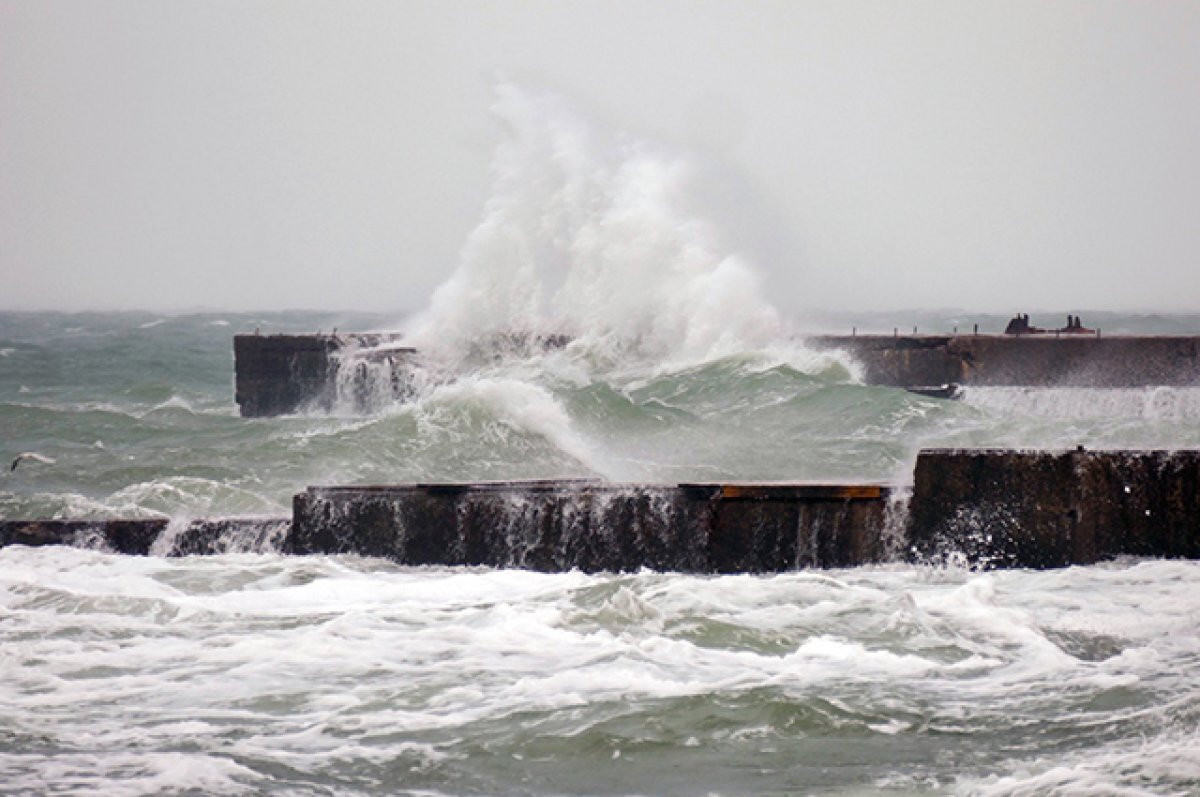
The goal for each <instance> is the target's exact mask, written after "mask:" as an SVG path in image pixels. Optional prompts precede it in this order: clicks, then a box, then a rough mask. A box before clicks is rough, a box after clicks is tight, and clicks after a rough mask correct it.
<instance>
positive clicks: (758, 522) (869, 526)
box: [0, 449, 1200, 573]
mask: <svg viewBox="0 0 1200 797" xmlns="http://www.w3.org/2000/svg"><path fill="white" fill-rule="evenodd" d="M17 544H23V545H50V544H59V545H74V546H79V547H88V548H95V549H100V550H109V551H114V552H118V553H125V554H138V555H146V554H159V555H173V556H179V555H200V554H214V553H227V552H238V551H256V552H267V551H273V552H280V553H285V554H298V555H300V554H358V555H364V556H377V557H382V558H386V559H390V560H392V561H394V562H397V563H399V564H403V565H443V566H459V565H475V566H492V567H517V568H525V569H531V570H541V571H561V570H570V569H581V570H585V571H634V570H640V569H643V568H648V569H651V570H660V571H675V572H689V573H769V572H784V571H789V570H796V569H803V568H810V567H817V568H826V567H850V566H857V565H864V564H872V563H879V562H886V561H909V562H934V563H937V562H958V563H962V564H966V565H970V566H976V567H983V568H1000V567H1032V568H1048V567H1062V566H1067V565H1071V564H1091V563H1094V562H1097V561H1102V560H1104V559H1109V558H1112V557H1115V556H1121V555H1135V556H1154V557H1186V558H1200V451H1175V452H1171V451H1084V450H1070V451H1009V450H992V449H983V450H970V449H965V450H959V449H938V450H927V451H922V452H921V453H920V455H919V456H918V458H917V464H916V469H915V473H914V483H913V485H912V486H911V488H909V487H898V486H893V485H882V484H844V485H829V484H822V485H818V484H778V483H768V484H676V485H652V484H643V485H618V484H610V483H605V482H597V481H588V480H581V481H571V480H551V481H532V482H530V481H525V482H521V481H516V482H476V483H461V484H456V483H443V484H409V485H381V486H345V487H337V486H334V487H310V488H308V489H307V490H306V491H304V492H302V493H299V494H298V495H297V496H296V498H295V502H294V510H293V516H292V518H290V519H289V518H233V519H203V520H187V521H171V522H168V521H167V520H163V519H148V520H129V519H126V520H98V521H87V520H8V521H0V546H4V545H17Z"/></svg>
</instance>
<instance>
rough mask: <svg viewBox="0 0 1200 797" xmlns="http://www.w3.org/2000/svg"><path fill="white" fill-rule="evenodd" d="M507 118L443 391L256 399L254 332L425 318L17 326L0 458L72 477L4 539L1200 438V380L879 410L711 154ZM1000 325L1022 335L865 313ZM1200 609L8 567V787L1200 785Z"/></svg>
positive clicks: (896, 476) (1031, 591) (490, 574)
mask: <svg viewBox="0 0 1200 797" xmlns="http://www.w3.org/2000/svg"><path fill="white" fill-rule="evenodd" d="M496 114H497V117H498V118H499V119H500V121H501V122H502V124H503V126H504V127H505V129H506V130H507V131H508V136H507V137H506V138H505V140H504V141H503V143H502V144H501V146H500V148H499V150H498V152H497V156H496V160H495V164H494V166H493V178H494V179H493V193H492V196H491V198H490V199H489V201H488V203H487V206H486V208H485V213H484V218H483V220H482V221H481V223H480V225H479V226H478V228H477V229H476V230H475V232H474V233H472V235H471V237H470V239H469V240H468V241H467V243H466V245H465V247H464V250H463V256H462V262H461V264H460V267H459V269H458V270H457V271H456V272H455V274H454V275H453V276H451V278H450V279H449V280H448V281H447V282H446V284H445V285H444V286H443V287H442V289H440V290H439V291H438V292H437V293H436V294H435V296H434V298H433V301H432V303H431V305H430V307H429V308H428V310H427V311H426V312H424V313H422V314H420V315H419V316H416V317H413V318H410V319H406V320H405V321H404V326H403V328H404V329H405V330H406V331H407V332H408V333H409V340H410V342H413V343H415V344H416V345H418V346H419V347H420V349H421V352H422V363H423V366H422V367H423V369H424V370H423V372H422V373H423V376H422V378H421V379H420V380H419V384H418V385H417V388H416V391H415V394H414V395H413V396H411V397H410V400H408V401H405V402H403V403H396V402H391V401H388V402H381V403H380V405H379V406H378V407H377V408H376V409H377V411H376V412H373V413H370V414H367V415H356V414H352V413H348V412H343V411H341V410H340V409H338V408H335V410H334V411H333V412H329V413H302V414H299V415H296V416H291V417H278V418H264V419H254V420H249V419H243V418H240V417H238V415H237V412H236V408H235V406H234V403H233V384H232V381H233V373H232V353H231V337H232V334H233V333H234V332H250V331H252V330H254V329H255V328H261V329H262V330H263V332H264V333H271V332H300V333H310V332H316V331H317V330H318V329H324V330H326V331H328V330H331V329H332V328H334V327H339V328H340V329H342V330H356V331H367V330H370V329H380V328H392V329H395V328H396V327H395V326H394V322H395V319H387V318H380V317H370V316H365V315H362V314H340V315H337V316H334V315H330V314H317V313H274V314H235V313H207V314H191V315H171V316H166V315H155V314H147V313H110V314H103V313H92V314H75V315H68V314H55V313H0V446H2V450H0V453H3V454H4V455H5V456H6V457H8V458H9V459H8V460H7V461H11V458H13V457H16V456H17V454H18V453H19V452H26V451H28V452H36V453H37V455H38V456H37V457H31V458H28V459H26V460H23V461H22V462H21V463H19V466H18V467H16V468H15V469H12V470H8V469H6V470H5V472H4V474H3V476H0V518H6V519H9V518H33V517H113V516H147V515H151V516H164V517H171V518H185V517H189V516H214V515H247V514H250V515H272V516H277V515H286V514H288V507H289V505H290V501H291V497H292V495H293V494H294V493H295V492H297V491H299V490H302V489H303V488H304V487H306V486H307V485H311V484H349V483H378V482H383V483H387V482H403V481H438V480H472V479H495V478H530V477H570V476H584V475H586V476H595V477H601V478H607V479H611V480H622V481H624V480H630V481H633V480H637V481H651V482H676V481H680V480H775V479H782V480H797V479H827V480H842V479H852V480H856V481H858V480H881V481H897V482H904V481H906V480H907V479H908V478H909V477H910V474H911V466H912V462H913V458H914V456H915V454H916V451H917V449H918V448H920V447H921V446H929V445H970V446H978V445H999V446H1037V447H1056V446H1075V445H1086V446H1089V447H1163V448H1197V447H1200V390H1197V389H1190V388H1187V389H1179V388H1171V389H1145V390H1026V389H1015V388H1014V389H968V390H967V391H966V394H965V397H964V398H963V399H962V400H961V401H942V400H939V399H932V398H926V397H922V396H917V395H913V394H910V393H906V392H904V391H902V390H896V389H890V388H882V387H872V386H867V385H864V384H862V383H861V381H860V380H859V379H858V377H857V374H858V370H857V366H856V365H855V364H854V363H853V362H851V361H849V360H846V359H844V358H842V357H839V356H837V355H831V354H819V353H816V352H813V351H811V350H809V349H808V348H806V347H805V346H804V344H803V340H802V338H801V337H799V336H797V334H796V332H797V329H796V327H795V326H794V325H792V324H791V323H789V322H788V320H787V319H785V318H784V317H783V316H781V314H780V313H778V312H777V311H776V310H775V309H773V308H772V307H771V306H770V304H769V303H768V302H766V301H765V300H764V298H763V294H764V290H763V288H762V286H761V285H760V284H759V282H758V280H757V278H756V276H755V273H754V271H753V269H752V268H750V266H749V264H747V263H745V262H743V261H742V260H741V259H740V258H738V257H737V256H735V255H732V254H729V253H728V251H727V250H726V249H725V248H724V247H723V245H722V243H721V241H720V238H719V236H718V235H717V234H716V233H715V231H714V229H713V228H712V227H711V225H708V224H705V223H704V222H703V221H702V219H701V218H700V217H698V216H697V215H696V214H695V213H694V212H691V211H690V210H689V202H688V196H689V190H690V189H689V173H690V166H689V164H688V163H687V162H686V161H684V160H681V159H677V158H673V157H668V156H666V155H664V154H663V153H661V152H659V151H657V150H655V148H653V147H650V146H648V145H646V144H644V143H642V142H637V141H631V140H626V139H618V140H604V139H602V138H601V137H600V136H598V135H597V134H596V133H595V132H593V131H592V130H591V129H590V128H589V127H588V126H587V125H584V124H581V123H580V122H579V120H578V119H577V118H575V117H574V116H572V115H571V114H569V113H566V112H564V111H563V110H562V109H561V108H559V107H557V105H556V103H555V102H554V101H553V100H552V99H550V98H546V97H542V96H538V95H534V94H529V93H526V92H522V91H519V90H516V89H514V88H512V87H506V86H501V87H500V88H499V89H498V91H497V102H496ZM810 320H811V319H810ZM1102 321H1103V325H1104V327H1105V329H1106V331H1109V332H1121V331H1125V332H1135V333H1136V332H1187V333H1191V334H1195V333H1196V332H1197V331H1200V320H1198V319H1196V318H1188V317H1169V318H1164V317H1134V316H1112V315H1110V316H1106V317H1104V318H1103V319H1102ZM976 322H978V323H980V324H981V325H982V326H983V327H984V328H985V329H997V328H999V327H1000V326H1002V322H1001V320H1000V319H996V318H987V317H967V316H960V317H952V316H950V315H938V314H924V315H921V316H920V317H909V318H895V319H892V318H887V319H884V318H880V317H876V318H870V317H865V316H863V317H851V316H842V317H839V318H838V319H837V323H839V324H842V325H843V326H842V331H846V330H847V329H848V328H849V327H851V325H857V326H858V327H859V328H860V329H861V328H867V327H869V326H870V325H871V324H872V323H874V324H876V328H877V329H878V328H883V329H890V328H891V326H892V324H893V323H919V324H920V325H921V326H922V328H924V329H927V330H930V331H941V332H947V331H949V329H950V328H952V327H953V326H955V325H962V326H963V327H964V328H966V327H967V325H969V324H972V323H976ZM559 334H563V335H569V336H570V337H571V339H572V341H571V343H570V344H569V345H566V346H563V347H550V348H546V347H542V346H537V345H527V344H528V343H529V342H530V341H536V340H539V339H545V338H546V336H548V335H559ZM230 549H231V550H238V549H239V548H238V546H237V545H236V544H231V545H230ZM1198 585H1200V565H1198V564H1197V563H1194V562H1168V561H1136V560H1123V561H1118V562H1111V563H1106V564H1103V565H1099V566H1093V567H1086V568H1070V569H1066V570H1060V571H1053V572H1022V571H1011V572H1001V573H994V574H988V575H981V574H977V573H972V572H968V571H966V570H960V569H955V568H953V567H943V568H933V567H914V566H909V565H899V564H897V565H889V566H882V567H871V568H862V569H857V570H848V571H828V572H796V573H788V574H783V575H773V576H759V577H755V576H736V577H695V576H682V575H677V574H654V573H639V574H631V575H611V574H609V575H605V574H599V575H585V574H582V573H578V572H572V573H561V574H552V575H550V574H536V573H528V572H518V571H488V570H468V569H412V568H408V569H405V568H397V567H395V566H393V565H391V564H389V563H387V562H384V561H377V560H370V559H360V558H354V557H295V558H288V557H282V556H280V555H278V554H276V553H274V552H271V551H269V550H268V551H265V552H258V553H228V554H224V555H221V556H213V557H204V558H201V557H184V558H162V557H155V556H151V557H145V558H134V557H124V558H123V557H120V556H114V555H111V554H107V553H104V552H101V551H93V550H85V549H76V548H43V549H33V548H22V547H11V548H7V549H3V550H0V675H2V676H3V677H0V706H2V707H3V710H2V711H0V794H3V795H27V794H63V795H66V794H70V795H85V794H103V795H167V794H169V795H183V794H194V795H200V794H204V795H209V794H231V795H258V794H278V795H304V796H305V797H308V796H309V795H311V796H312V797H317V796H318V795H347V796H354V797H356V796H357V795H385V794H387V795H395V794H404V795H465V794H471V795H485V794H497V795H582V794H604V795H609V794H612V795H617V794H626V795H634V794H644V795H701V794H719V795H742V794H756V795H792V794H828V795H835V794H836V795H860V794H876V793H888V794H972V795H976V794H977V795H1029V796H1031V797H1032V795H1064V796H1065V795H1150V794H1155V795H1164V794H1165V795H1191V794H1197V793H1200V732H1198V727H1200V687H1198V686H1197V684H1198V683H1200V677H1198V676H1200V633H1198V632H1200V597H1198V596H1200V589H1197V586H1198Z"/></svg>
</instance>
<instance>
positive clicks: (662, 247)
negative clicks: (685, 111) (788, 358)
mask: <svg viewBox="0 0 1200 797" xmlns="http://www.w3.org/2000/svg"><path fill="white" fill-rule="evenodd" d="M492 111H493V114H494V116H495V118H496V119H497V121H498V122H499V123H500V124H501V126H502V127H503V129H504V135H503V139H502V141H501V142H500V144H499V146H498V148H497V150H496V154H495V157H494V160H493V163H492V167H491V172H492V188H491V194H490V197H489V199H488V201H487V204H486V206H485V210H484V216H483V219H482V221H481V222H480V223H479V225H478V226H477V227H476V228H475V230H474V231H473V232H472V233H471V235H470V237H469V239H468V240H467V242H466V244H465V246H464V248H463V251H462V257H461V262H460V264H459V266H458V268H457V270H456V271H455V272H454V273H453V275H452V276H451V277H450V278H449V279H448V280H447V281H446V282H445V283H444V284H443V285H442V286H441V287H440V288H439V289H438V290H437V291H436V292H435V294H434V296H433V298H432V301H431V304H430V307H429V309H428V310H427V311H426V312H425V313H424V314H423V315H422V316H421V317H420V318H419V319H418V321H417V323H416V327H415V329H414V331H413V334H412V335H411V337H410V341H411V343H413V344H414V345H416V346H417V347H419V348H420V349H422V350H423V351H428V352H434V353H438V352H440V353H442V354H443V355H449V356H451V357H453V356H455V355H462V354H464V353H466V352H469V351H470V350H472V348H475V347H478V346H479V344H480V342H481V341H487V340H493V341H494V340H501V341H507V342H512V341H514V340H515V341H525V340H528V339H530V338H533V339H538V338H541V339H545V338H547V337H551V336H555V335H568V336H570V337H571V338H573V339H574V340H575V342H576V343H575V345H576V346H578V347H582V348H583V349H584V350H586V351H588V352H590V353H593V354H595V355H598V356H599V357H601V358H607V357H613V358H615V357H618V356H619V357H620V358H621V359H622V360H625V361H628V360H630V359H646V360H650V361H657V362H664V361H666V362H678V363H688V362H690V363H695V362H699V361H703V360H707V359H711V358H713V357H716V356H722V355H725V354H729V353H732V352H736V351H744V350H746V349H753V348H759V347H762V346H764V345H766V344H768V343H770V342H772V341H775V340H778V339H779V337H780V335H781V332H782V324H781V321H780V317H779V314H778V312H777V311H776V310H775V309H774V308H773V307H772V306H771V305H770V304H769V303H768V302H767V301H766V300H765V299H764V297H763V295H762V291H761V288H760V282H759V278H758V276H757V274H756V273H755V272H754V270H753V269H752V268H751V267H750V266H749V265H748V264H747V263H746V262H745V261H744V260H743V259H741V258H740V257H738V256H737V255H736V254H733V253H730V252H728V251H726V250H725V249H724V248H723V246H722V243H721V241H720V239H719V236H718V234H717V232H716V230H715V228H714V226H713V225H712V224H711V223H709V222H708V221H706V220H705V219H703V218H700V217H699V216H698V215H695V214H693V213H691V212H690V211H689V201H690V200H689V192H690V191H691V190H693V188H694V177H695V173H696V172H695V166H694V165H693V164H692V163H691V162H690V161H689V160H688V159H687V158H685V157H682V156H678V155H673V154H668V153H666V152H664V151H663V150H661V149H660V148H657V147H655V146H653V145H651V144H649V143H647V142H645V141H642V140H638V139H636V138H633V137H631V136H627V135H616V136H614V135H609V134H607V133H605V132H603V131H601V130H600V129H599V128H598V127H596V126H592V125H589V124H588V123H587V122H585V121H584V120H583V119H582V118H580V116H578V115H577V114H575V113H573V112H571V111H569V110H567V109H566V108H565V107H564V106H563V104H562V103H561V102H560V101H559V100H558V99H557V98H556V97H554V96H552V95H550V94H547V93H543V92H538V91H531V90H527V89H525V88H522V87H520V86H517V85H515V84H513V83H510V82H502V83H499V84H498V85H497V86H496V87H495V91H494V103H493V106H492Z"/></svg>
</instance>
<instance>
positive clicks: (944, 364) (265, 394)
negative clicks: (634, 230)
mask: <svg viewBox="0 0 1200 797" xmlns="http://www.w3.org/2000/svg"><path fill="white" fill-rule="evenodd" d="M806 341H807V343H808V344H809V345H810V346H812V347H814V348H817V349H823V350H837V351H842V352H845V353H846V354H847V355H849V356H850V357H851V358H852V359H853V360H855V361H856V362H857V363H859V364H860V366H861V367H862V375H863V380H864V381H865V382H866V383H867V384H873V385H888V386H894V387H917V386H930V385H944V384H960V385H973V386H980V387H1005V386H1028V387H1148V386H1156V385H1164V386H1191V385H1197V384H1200V337H1193V336H1120V337H1102V336H1100V335H1065V334H1064V335H1055V334H1046V335H899V334H895V335H818V336H813V337H809V338H806ZM562 342H563V341H562V339H559V338H555V339H554V340H553V341H551V342H550V343H553V344H554V345H561V343H562ZM417 363H418V352H417V351H416V350H415V349H412V348H409V347H405V346H403V345H402V343H401V338H400V336H399V335H397V334H391V333H375V334H359V333H354V334H341V335H338V334H328V335H321V334H317V335H237V336H235V337H234V371H235V398H236V400H237V404H238V407H239V409H240V412H241V414H242V415H243V416H245V417H264V416H273V415H286V414H290V413H295V412H301V411H305V410H318V411H329V410H330V409H331V408H333V407H334V406H335V405H338V407H339V409H344V410H349V411H352V412H370V411H373V410H377V409H379V405H381V404H382V403H386V402H389V401H398V400H404V399H405V398H406V397H409V396H411V395H412V392H413V387H412V383H413V369H414V367H415V366H416V364H417Z"/></svg>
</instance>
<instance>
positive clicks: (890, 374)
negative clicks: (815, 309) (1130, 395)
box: [808, 335, 1200, 387]
mask: <svg viewBox="0 0 1200 797" xmlns="http://www.w3.org/2000/svg"><path fill="white" fill-rule="evenodd" d="M808 342H809V343H810V344H811V345H813V346H816V347H818V348H825V349H841V350H843V351H846V352H847V353H849V354H850V355H852V356H853V357H854V358H855V359H856V360H857V361H858V362H859V363H861V364H862V366H863V370H864V380H865V381H866V382H868V383H869V384H878V385H892V386H897V387H910V386H913V385H940V384H946V383H950V382H957V383H959V384H963V385H978V386H992V387H1000V386H1032V387H1056V386H1061V387H1142V386H1149V385H1172V386H1186V385H1197V384H1200V337H1166V336H1160V337H1152V336H1145V337H1130V336H1124V337H1095V336H1082V335H1063V336H1061V337H1056V336H1054V335H1036V336H1034V335H953V336H945V335H914V336H908V335H901V336H892V335H855V336H845V335H842V336H832V335H818V336H815V337H811V338H809V339H808Z"/></svg>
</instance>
